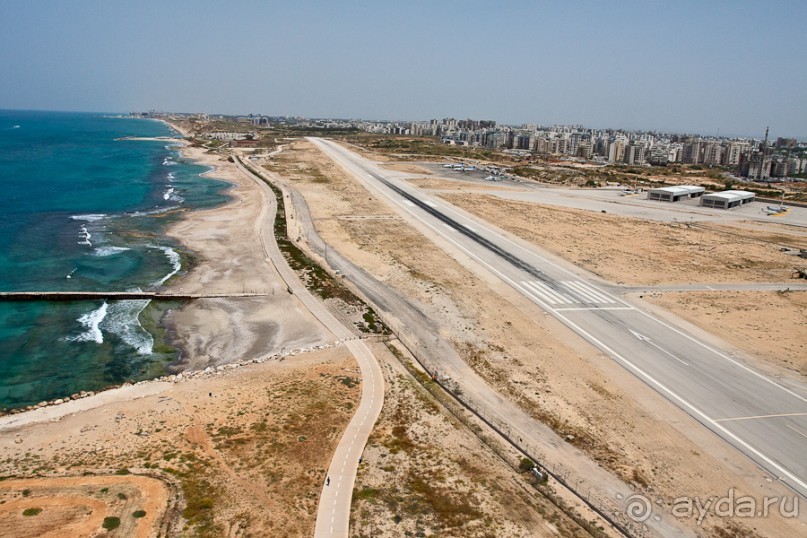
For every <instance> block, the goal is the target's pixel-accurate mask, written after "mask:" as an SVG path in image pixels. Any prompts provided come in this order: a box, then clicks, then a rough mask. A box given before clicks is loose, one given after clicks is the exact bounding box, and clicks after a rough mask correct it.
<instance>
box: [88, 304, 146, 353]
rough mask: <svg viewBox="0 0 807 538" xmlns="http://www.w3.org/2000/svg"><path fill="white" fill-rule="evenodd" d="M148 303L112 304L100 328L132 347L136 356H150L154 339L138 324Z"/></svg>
mask: <svg viewBox="0 0 807 538" xmlns="http://www.w3.org/2000/svg"><path fill="white" fill-rule="evenodd" d="M150 302H151V301H149V300H148V299H137V300H132V301H116V302H115V303H112V304H111V305H110V306H109V312H108V314H107V316H106V318H105V319H104V320H103V323H102V324H101V328H103V329H104V330H105V331H107V332H109V333H112V334H114V335H115V336H117V337H118V338H120V339H121V340H123V341H124V342H125V343H126V344H128V345H130V346H132V347H133V348H134V349H135V351H137V353H138V354H140V355H151V352H152V350H153V349H154V338H153V337H152V336H151V334H150V333H149V332H148V331H147V330H145V329H144V328H143V326H142V325H141V324H140V313H141V312H142V311H143V310H144V309H145V308H146V306H148V304H149V303H150Z"/></svg>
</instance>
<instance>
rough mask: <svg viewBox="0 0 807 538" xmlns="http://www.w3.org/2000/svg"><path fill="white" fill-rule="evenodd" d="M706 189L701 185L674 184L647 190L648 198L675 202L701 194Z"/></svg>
mask: <svg viewBox="0 0 807 538" xmlns="http://www.w3.org/2000/svg"><path fill="white" fill-rule="evenodd" d="M705 191H706V189H704V188H703V187H695V186H694V185H676V186H674V187H661V188H658V189H650V190H648V191H647V199H648V200H658V201H660V202H677V201H679V200H688V199H690V198H697V197H699V196H703V193H704V192H705Z"/></svg>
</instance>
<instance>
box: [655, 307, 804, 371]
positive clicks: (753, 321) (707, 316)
mask: <svg viewBox="0 0 807 538" xmlns="http://www.w3.org/2000/svg"><path fill="white" fill-rule="evenodd" d="M644 299H645V300H647V301H650V302H651V303H653V304H656V305H659V306H661V307H664V308H665V309H667V310H669V311H671V312H674V313H675V314H677V315H679V316H681V317H682V318H684V319H686V320H687V321H689V322H691V323H693V324H695V325H697V326H699V327H700V328H702V329H704V330H706V331H708V332H710V333H712V334H714V335H716V336H719V337H720V338H722V339H723V340H725V341H726V342H730V343H731V344H733V345H734V346H736V347H737V348H739V349H742V350H743V351H746V352H749V353H751V354H752V355H754V356H755V357H759V358H761V359H762V360H764V361H766V362H769V363H771V364H774V365H776V366H778V367H780V368H783V369H786V370H789V371H791V372H793V373H795V374H797V375H800V376H807V292H794V291H791V292H786V293H781V292H755V291H721V292H711V291H701V292H686V293H681V292H676V293H672V292H666V293H663V294H662V293H655V294H650V295H645V296H644Z"/></svg>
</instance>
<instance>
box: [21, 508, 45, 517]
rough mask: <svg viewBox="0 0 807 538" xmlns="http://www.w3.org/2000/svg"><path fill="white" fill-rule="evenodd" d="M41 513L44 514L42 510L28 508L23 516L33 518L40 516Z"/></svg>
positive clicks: (23, 512)
mask: <svg viewBox="0 0 807 538" xmlns="http://www.w3.org/2000/svg"><path fill="white" fill-rule="evenodd" d="M40 512H42V509H41V508H26V509H25V510H23V511H22V515H24V516H25V517H31V516H36V515H39V513H40Z"/></svg>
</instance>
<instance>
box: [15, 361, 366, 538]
mask: <svg viewBox="0 0 807 538" xmlns="http://www.w3.org/2000/svg"><path fill="white" fill-rule="evenodd" d="M357 372H358V367H357V365H356V363H355V361H354V360H353V358H352V356H350V354H349V352H348V351H347V350H346V349H344V348H343V347H338V348H332V349H328V350H322V351H317V352H310V353H304V354H300V355H296V356H294V357H287V358H286V359H285V360H283V361H272V362H266V363H263V364H259V365H249V366H244V367H241V368H235V369H225V370H223V371H221V372H218V373H215V374H201V373H199V374H196V377H193V378H191V379H185V380H183V381H181V382H177V383H161V384H159V385H158V384H153V385H158V386H159V387H160V390H158V391H157V392H153V393H150V392H152V391H148V392H149V393H147V395H144V396H142V397H139V398H134V397H133V396H134V394H136V393H132V392H131V391H121V392H120V395H121V396H122V397H121V398H118V399H115V398H114V396H115V392H116V391H109V392H107V393H104V395H106V397H107V398H108V401H107V402H106V404H105V405H103V406H100V407H97V408H94V409H89V410H86V411H83V412H78V413H74V414H69V415H66V416H63V417H61V418H60V419H58V420H52V421H48V422H41V423H34V424H30V425H19V424H18V425H16V426H14V427H12V428H9V427H7V422H8V419H11V418H19V417H20V415H17V416H15V417H5V418H4V419H3V421H0V431H1V432H2V435H0V453H2V454H3V458H2V461H0V476H4V477H23V476H25V477H32V476H38V477H39V478H26V479H21V480H19V479H6V480H3V481H0V500H2V501H6V502H5V503H4V504H0V536H15V537H18V536H26V535H29V536H38V535H40V534H43V533H46V532H48V529H49V528H53V529H57V528H58V529H60V530H59V531H58V532H57V534H54V536H68V535H69V536H92V535H95V534H96V533H97V531H99V530H100V525H101V521H102V519H103V517H104V515H105V514H109V515H116V516H119V517H120V519H121V527H120V528H119V530H118V532H117V534H116V535H118V536H144V537H145V536H155V535H156V527H157V526H159V523H160V520H161V518H162V510H165V509H166V507H169V508H170V507H171V505H172V503H168V502H166V501H167V499H168V498H171V499H173V498H174V495H176V494H180V495H181V496H182V497H183V502H182V503H180V506H179V510H181V511H182V512H183V514H184V516H185V518H186V519H187V521H188V522H189V523H188V526H187V528H186V529H185V530H184V531H180V524H179V522H178V520H177V518H176V515H177V514H176V513H172V514H170V518H171V520H172V521H171V522H170V523H171V530H170V531H169V532H168V535H171V536H176V535H178V534H180V532H181V533H182V535H187V536H270V535H271V536H305V535H309V534H310V533H311V532H313V527H314V520H315V517H316V506H317V502H318V499H319V490H320V488H321V486H322V481H323V480H324V475H325V470H326V469H327V466H328V464H329V463H330V457H331V454H332V452H333V450H334V448H335V446H336V444H337V442H338V440H339V436H340V435H341V433H342V431H343V429H344V427H345V426H346V425H347V422H348V420H349V419H350V416H351V415H352V413H353V409H354V408H355V406H356V405H357V404H358V401H359V397H360V388H361V384H360V380H359V377H358V373H357ZM147 386H148V384H144V385H138V386H137V387H135V388H138V387H147ZM98 396H102V395H98ZM110 396H112V397H113V398H111V399H110ZM91 399H92V398H87V400H91ZM54 409H57V408H54ZM121 469H128V471H129V472H130V473H131V474H127V475H120V474H116V473H121V472H123V471H121ZM85 473H90V474H92V475H101V476H82V475H84V474H85ZM140 475H149V476H151V477H155V478H146V477H143V476H140ZM57 477H58V478H57ZM62 477H65V478H62ZM158 478H162V479H163V480H157V479H158ZM102 488H106V489H107V490H108V491H103V490H102ZM168 488H170V490H171V493H170V494H169V493H168V491H169V489H168ZM25 489H28V490H30V491H29V492H28V494H27V495H25V496H24V495H23V490H25ZM118 493H122V494H124V495H125V497H126V499H123V498H122V497H120V496H118ZM29 507H40V508H42V509H43V510H42V512H41V513H40V514H38V515H37V516H29V517H25V516H22V515H21V514H22V511H23V510H24V509H25V508H29ZM138 509H143V510H145V511H146V517H144V518H142V519H140V520H136V519H135V518H133V517H132V515H131V513H132V511H134V510H138ZM155 522H156V523H157V525H155ZM57 525H58V526H57ZM135 526H136V531H135ZM73 528H74V529H76V530H75V532H69V533H65V532H63V531H64V530H66V529H73ZM17 529H21V530H20V533H18V532H17ZM24 529H35V530H36V532H32V533H31V534H25V533H23V532H22V530H24ZM143 529H151V531H150V532H146V531H145V530H143ZM84 531H86V532H84ZM25 532H28V531H25Z"/></svg>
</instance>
